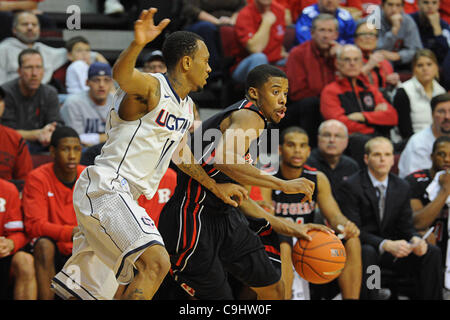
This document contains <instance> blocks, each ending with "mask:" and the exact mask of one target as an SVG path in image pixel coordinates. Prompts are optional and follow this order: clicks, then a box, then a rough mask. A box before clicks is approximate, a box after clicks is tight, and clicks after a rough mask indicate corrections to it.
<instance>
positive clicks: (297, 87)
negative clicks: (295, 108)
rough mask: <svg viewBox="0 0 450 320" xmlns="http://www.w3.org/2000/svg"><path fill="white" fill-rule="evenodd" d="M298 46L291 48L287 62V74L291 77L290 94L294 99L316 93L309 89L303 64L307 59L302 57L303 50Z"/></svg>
mask: <svg viewBox="0 0 450 320" xmlns="http://www.w3.org/2000/svg"><path fill="white" fill-rule="evenodd" d="M298 48H299V47H296V48H294V49H292V50H291V52H290V53H289V56H288V59H287V62H286V75H287V77H288V79H289V96H290V99H291V100H293V101H297V100H300V99H302V98H305V97H309V96H313V95H314V94H312V92H311V90H308V89H307V88H308V85H307V82H308V81H307V74H306V72H305V68H304V65H303V63H304V62H305V59H302V58H301V56H300V55H301V51H300V50H298Z"/></svg>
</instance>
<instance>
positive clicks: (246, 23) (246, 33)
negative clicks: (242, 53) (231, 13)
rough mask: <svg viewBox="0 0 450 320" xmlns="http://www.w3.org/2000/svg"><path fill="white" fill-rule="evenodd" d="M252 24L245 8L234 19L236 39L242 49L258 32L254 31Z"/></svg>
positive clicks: (251, 19)
mask: <svg viewBox="0 0 450 320" xmlns="http://www.w3.org/2000/svg"><path fill="white" fill-rule="evenodd" d="M252 22H253V18H252V16H251V14H250V12H249V10H247V7H245V8H244V9H242V10H241V11H240V12H239V14H238V16H237V18H236V24H235V25H234V32H235V34H236V39H237V41H238V42H239V43H240V44H241V45H242V46H243V47H244V48H246V47H247V42H248V40H250V39H251V38H252V37H253V36H254V34H255V33H256V31H258V30H257V29H256V30H255V29H254V26H253V23H252Z"/></svg>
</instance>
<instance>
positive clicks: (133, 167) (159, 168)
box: [95, 73, 194, 199]
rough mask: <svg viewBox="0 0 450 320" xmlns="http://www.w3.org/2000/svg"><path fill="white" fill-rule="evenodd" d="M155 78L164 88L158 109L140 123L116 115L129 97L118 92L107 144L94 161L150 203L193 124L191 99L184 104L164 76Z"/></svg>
mask: <svg viewBox="0 0 450 320" xmlns="http://www.w3.org/2000/svg"><path fill="white" fill-rule="evenodd" d="M152 76H154V77H156V78H157V79H158V80H159V82H160V87H161V98H160V101H159V103H158V105H157V106H156V108H154V109H153V110H152V111H151V112H149V113H147V114H146V115H145V116H143V117H142V118H140V119H138V120H135V121H125V120H122V119H121V118H120V117H119V115H118V113H117V112H118V110H119V105H120V103H121V101H122V99H123V98H124V97H125V95H126V93H125V92H124V91H123V90H121V89H120V88H119V89H118V91H117V92H116V94H115V96H114V99H113V108H112V109H111V111H110V113H109V116H108V119H107V122H106V128H105V132H106V133H107V135H108V140H107V141H106V143H105V145H104V146H103V148H102V152H101V154H100V155H99V156H97V157H96V159H95V166H96V167H103V168H105V167H106V168H111V169H112V170H113V171H114V174H115V175H117V176H119V175H120V176H121V177H123V178H125V179H126V180H127V181H128V183H129V184H130V185H132V186H133V187H134V188H135V189H137V191H138V192H139V193H142V194H144V195H145V197H146V198H148V199H151V198H152V197H153V195H154V193H155V192H156V190H157V189H158V185H159V182H160V180H161V178H162V177H163V175H164V174H165V172H166V170H167V168H168V166H169V163H170V160H171V158H172V154H173V152H174V150H175V149H176V147H177V146H178V144H179V143H180V140H181V139H182V137H183V135H184V134H185V133H186V131H187V130H188V129H189V127H190V126H191V124H192V122H193V120H194V115H193V102H192V99H191V98H190V97H186V98H185V99H184V100H181V99H180V98H179V97H178V95H177V94H176V92H175V91H174V90H173V88H172V87H171V85H170V83H169V82H168V79H167V78H166V77H165V76H164V75H163V74H160V73H158V74H152Z"/></svg>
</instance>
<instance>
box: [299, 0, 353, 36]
mask: <svg viewBox="0 0 450 320" xmlns="http://www.w3.org/2000/svg"><path fill="white" fill-rule="evenodd" d="M319 13H320V12H319V6H318V4H314V5H312V6H309V7H306V8H305V9H303V11H302V14H301V15H300V17H299V18H298V20H297V22H296V23H295V37H296V42H297V43H303V42H305V41H307V40H310V39H311V26H312V21H313V20H314V18H315V17H317V16H318V15H319ZM334 16H335V17H336V19H337V20H338V22H339V37H338V38H337V42H339V43H340V44H348V43H353V36H354V34H355V29H356V23H355V21H354V20H353V17H352V15H351V14H350V12H348V11H347V10H345V9H341V8H338V9H337V10H336V12H335V14H334Z"/></svg>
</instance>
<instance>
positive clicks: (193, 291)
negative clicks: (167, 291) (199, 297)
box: [181, 282, 195, 297]
mask: <svg viewBox="0 0 450 320" xmlns="http://www.w3.org/2000/svg"><path fill="white" fill-rule="evenodd" d="M181 287H182V288H183V289H184V291H186V292H187V293H188V294H189V295H190V296H191V297H193V296H194V295H195V290H194V289H192V288H191V287H189V286H188V285H187V284H186V283H184V282H183V283H182V284H181Z"/></svg>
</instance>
